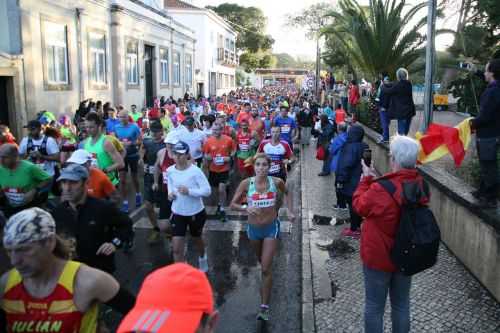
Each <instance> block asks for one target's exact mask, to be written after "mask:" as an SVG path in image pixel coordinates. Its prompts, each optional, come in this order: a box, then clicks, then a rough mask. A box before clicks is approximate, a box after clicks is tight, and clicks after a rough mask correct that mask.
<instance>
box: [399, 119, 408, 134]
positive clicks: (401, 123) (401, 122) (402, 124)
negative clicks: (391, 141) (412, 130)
mask: <svg viewBox="0 0 500 333" xmlns="http://www.w3.org/2000/svg"><path fill="white" fill-rule="evenodd" d="M405 132H406V119H398V134H399V135H406V134H405Z"/></svg>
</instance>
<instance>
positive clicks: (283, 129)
mask: <svg viewBox="0 0 500 333" xmlns="http://www.w3.org/2000/svg"><path fill="white" fill-rule="evenodd" d="M281 133H290V125H283V126H281Z"/></svg>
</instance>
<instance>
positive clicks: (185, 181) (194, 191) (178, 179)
mask: <svg viewBox="0 0 500 333" xmlns="http://www.w3.org/2000/svg"><path fill="white" fill-rule="evenodd" d="M167 182H168V193H169V194H171V193H174V194H175V196H176V197H175V199H174V201H172V212H173V213H174V214H176V215H182V216H193V215H196V214H198V213H199V212H201V211H202V210H203V209H205V205H204V204H203V197H208V196H209V195H210V194H211V193H212V190H211V188H210V184H209V183H208V180H207V177H206V176H205V174H204V173H203V171H201V169H200V168H198V167H197V166H196V165H191V166H189V167H188V168H187V169H185V170H179V169H177V168H176V167H175V165H172V166H171V167H169V168H168V169H167ZM179 186H185V187H187V188H188V190H189V193H188V194H181V193H179V190H178V188H179Z"/></svg>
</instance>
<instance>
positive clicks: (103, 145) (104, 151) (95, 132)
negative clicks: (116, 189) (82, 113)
mask: <svg viewBox="0 0 500 333" xmlns="http://www.w3.org/2000/svg"><path fill="white" fill-rule="evenodd" d="M102 125H103V121H102V118H101V117H99V115H98V114H97V113H95V112H90V113H89V114H87V117H86V122H85V128H86V131H87V135H88V137H87V138H86V139H85V141H84V143H83V147H84V149H85V150H86V151H88V152H89V153H91V154H92V165H93V166H96V167H98V168H99V169H101V170H102V171H104V173H106V175H107V176H108V178H109V180H111V182H112V183H113V185H115V186H116V185H118V183H119V180H118V176H117V172H118V170H119V169H121V168H123V167H124V166H125V164H124V162H123V157H122V155H120V153H119V152H118V150H117V149H116V147H115V146H114V145H113V143H112V142H111V141H110V140H109V139H108V138H106V135H105V134H104V133H103V132H102Z"/></svg>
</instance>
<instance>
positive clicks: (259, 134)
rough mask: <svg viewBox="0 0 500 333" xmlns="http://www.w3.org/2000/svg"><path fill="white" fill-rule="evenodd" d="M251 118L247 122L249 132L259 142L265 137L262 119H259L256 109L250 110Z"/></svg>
mask: <svg viewBox="0 0 500 333" xmlns="http://www.w3.org/2000/svg"><path fill="white" fill-rule="evenodd" d="M250 115H251V117H250V119H249V120H248V124H249V126H250V131H252V133H253V134H255V135H256V139H257V140H258V141H259V142H260V141H262V140H263V139H264V135H265V126H264V122H263V121H262V119H260V117H259V110H258V109H257V107H254V108H252V112H251V113H250Z"/></svg>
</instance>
